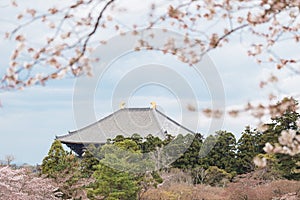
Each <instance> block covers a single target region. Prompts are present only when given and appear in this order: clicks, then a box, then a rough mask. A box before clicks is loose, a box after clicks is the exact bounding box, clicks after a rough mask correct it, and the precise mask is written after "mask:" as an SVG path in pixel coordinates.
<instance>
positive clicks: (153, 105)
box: [150, 101, 156, 109]
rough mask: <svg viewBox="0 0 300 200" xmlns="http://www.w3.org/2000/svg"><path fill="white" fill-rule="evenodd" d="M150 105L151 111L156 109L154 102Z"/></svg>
mask: <svg viewBox="0 0 300 200" xmlns="http://www.w3.org/2000/svg"><path fill="white" fill-rule="evenodd" d="M150 104H151V108H152V109H156V102H155V101H152V102H151V103H150Z"/></svg>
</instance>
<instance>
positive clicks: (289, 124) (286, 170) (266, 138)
mask: <svg viewBox="0 0 300 200" xmlns="http://www.w3.org/2000/svg"><path fill="white" fill-rule="evenodd" d="M284 101H289V102H290V101H292V102H293V103H292V104H290V105H289V106H287V107H286V109H285V110H284V112H283V113H282V115H280V116H276V117H274V118H272V123H269V124H267V126H268V129H267V130H266V131H264V132H263V134H262V135H261V140H260V145H259V147H260V148H261V151H262V152H264V151H263V147H264V146H265V143H267V142H268V143H270V144H272V145H273V146H274V145H275V144H276V143H278V138H279V137H280V135H281V132H282V131H284V130H294V131H296V132H297V134H300V133H299V132H300V131H299V127H298V126H297V120H299V118H300V115H299V113H298V112H297V111H296V106H297V105H298V102H297V101H295V100H294V99H287V98H285V99H283V101H282V102H284ZM275 157H276V160H278V165H277V167H278V170H279V171H280V172H281V173H282V174H283V177H284V178H288V179H297V180H299V179H300V173H297V172H296V170H297V168H298V167H299V166H298V163H299V162H300V155H299V154H297V155H295V156H290V155H287V154H280V153H277V154H275Z"/></svg>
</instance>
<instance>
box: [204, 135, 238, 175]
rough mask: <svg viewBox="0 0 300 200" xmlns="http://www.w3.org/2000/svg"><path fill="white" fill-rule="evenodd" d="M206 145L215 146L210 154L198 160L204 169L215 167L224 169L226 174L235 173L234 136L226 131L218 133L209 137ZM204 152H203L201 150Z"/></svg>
mask: <svg viewBox="0 0 300 200" xmlns="http://www.w3.org/2000/svg"><path fill="white" fill-rule="evenodd" d="M207 139H208V142H207V143H206V145H208V146H209V145H210V143H211V144H214V142H215V140H216V142H215V144H214V147H213V148H210V147H209V148H208V147H207V148H208V149H211V150H210V152H209V153H208V154H207V155H206V156H205V157H203V158H201V159H200V165H201V166H204V168H206V169H207V168H208V167H209V166H217V167H218V168H220V169H224V170H226V171H227V172H235V171H236V166H235V165H236V164H235V162H236V158H235V152H236V140H235V136H234V135H233V134H232V133H230V132H227V131H218V132H216V135H215V136H212V135H211V136H209V137H208V138H207ZM204 148H206V147H204ZM203 151H205V150H203Z"/></svg>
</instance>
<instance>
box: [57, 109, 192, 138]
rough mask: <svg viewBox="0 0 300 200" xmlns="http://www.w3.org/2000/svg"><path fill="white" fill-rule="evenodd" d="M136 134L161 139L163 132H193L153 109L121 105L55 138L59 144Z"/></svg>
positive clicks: (172, 133) (163, 135)
mask: <svg viewBox="0 0 300 200" xmlns="http://www.w3.org/2000/svg"><path fill="white" fill-rule="evenodd" d="M134 133H137V134H139V135H140V136H142V137H146V136H147V135H149V134H152V135H153V136H158V137H159V138H161V139H164V137H165V134H166V133H168V134H171V135H177V134H184V135H185V134H187V133H194V132H193V131H191V130H189V129H187V128H185V127H183V126H182V125H180V124H178V123H177V122H175V121H174V120H172V119H171V118H169V117H168V116H166V115H165V114H163V113H162V112H160V111H159V110H157V109H153V108H123V109H120V110H118V111H116V112H114V113H113V114H111V115H109V116H107V117H105V118H103V119H101V120H99V121H97V122H95V123H93V124H91V125H89V126H87V127H84V128H82V129H79V130H77V131H73V132H69V134H67V135H64V136H58V137H57V139H58V140H60V141H61V142H62V143H78V144H80V143H84V144H85V143H98V144H99V143H100V144H102V143H105V142H106V141H107V139H113V138H115V137H116V136H117V135H124V136H125V137H128V136H131V135H132V134H134Z"/></svg>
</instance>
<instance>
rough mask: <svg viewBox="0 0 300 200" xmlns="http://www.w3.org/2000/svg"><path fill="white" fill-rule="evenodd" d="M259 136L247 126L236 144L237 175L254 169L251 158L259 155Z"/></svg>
mask: <svg viewBox="0 0 300 200" xmlns="http://www.w3.org/2000/svg"><path fill="white" fill-rule="evenodd" d="M259 138H260V134H259V133H258V132H257V131H255V130H254V131H253V130H251V129H250V127H249V126H247V127H246V129H245V131H244V132H243V133H242V136H241V138H240V139H239V140H238V142H237V154H236V157H237V158H236V170H237V173H238V174H244V173H248V172H251V171H253V170H254V169H255V165H254V162H253V158H254V157H255V156H256V155H257V154H259V153H261V152H260V151H259V146H258V145H259Z"/></svg>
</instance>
